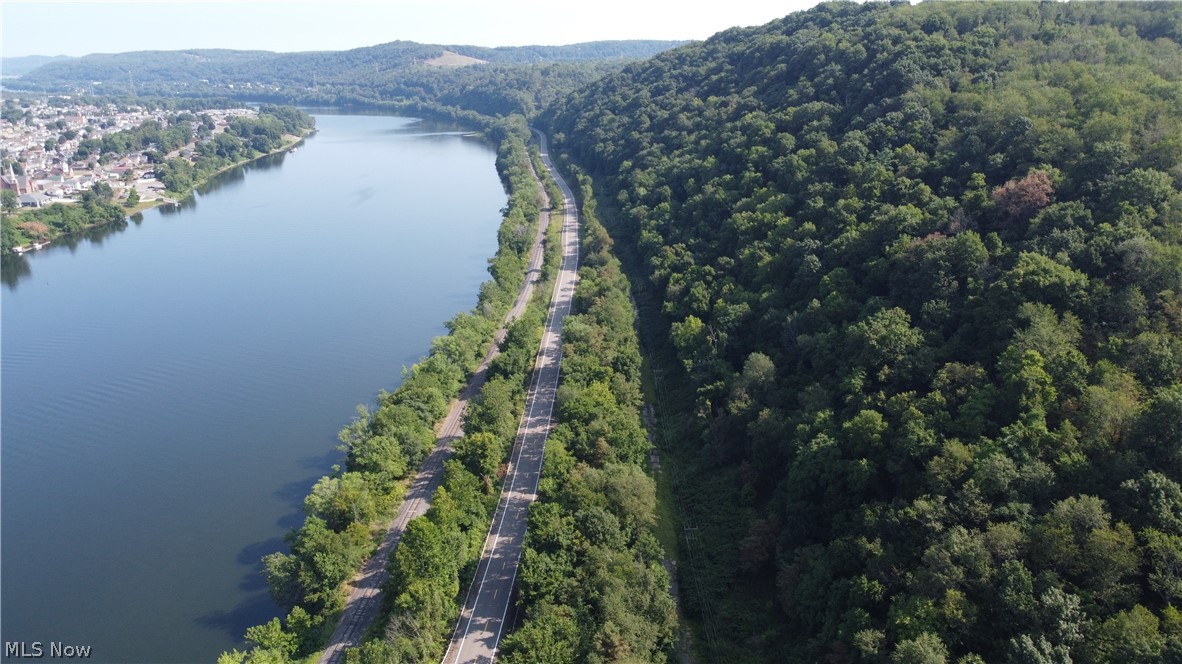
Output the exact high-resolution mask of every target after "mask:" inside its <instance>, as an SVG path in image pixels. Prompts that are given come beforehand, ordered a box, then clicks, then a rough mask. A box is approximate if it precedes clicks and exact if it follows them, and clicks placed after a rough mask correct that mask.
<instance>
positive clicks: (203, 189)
mask: <svg viewBox="0 0 1182 664" xmlns="http://www.w3.org/2000/svg"><path fill="white" fill-rule="evenodd" d="M303 144H304V141H300V142H299V143H297V144H296V147H300V146H302V145H303ZM286 158H287V152H286V151H285V152H277V153H275V154H271V155H266V156H263V157H259V158H258V159H255V160H254V161H251V162H248V163H245V164H242V165H241V166H235V167H234V168H231V169H229V170H227V171H224V172H222V173H218V174H217V175H215V176H213V177H212V178H210V179H209V181H207V182H206V183H205V184H203V185H201V186H199V187H197V188H196V190H195V191H196V193H197V194H200V195H202V196H205V195H206V194H211V193H213V192H215V191H218V190H219V189H232V188H234V187H237V186H240V185H241V184H243V183H244V182H246V173H247V171H253V170H259V171H268V170H271V169H273V168H279V167H280V166H282V165H283V160H284V159H286ZM197 199H198V197H197V196H195V195H194V196H189V197H187V198H185V199H183V200H181V201H180V202H179V203H177V204H176V205H173V204H169V203H165V204H164V205H160V206H157V207H156V208H150V209H155V210H157V211H158V212H159V213H160V215H161V216H164V217H168V216H172V215H176V214H179V213H181V212H189V211H192V210H195V209H196V208H197ZM128 220H130V221H132V222H133V223H135V225H136V226H139V225H140V224H141V223H143V221H144V214H143V213H142V212H136V213H135V214H133V215H131V216H130V217H128V218H127V219H124V220H122V221H118V222H114V223H111V224H107V225H105V226H99V227H96V228H88V229H85V230H82V231H79V232H77V233H73V234H70V235H66V236H62V237H59V238H57V239H55V240H54V241H53V244H52V245H50V246H49V248H48V249H45V250H44V251H54V250H55V249H56V248H58V247H65V248H66V249H68V250H69V251H70V252H71V253H73V252H74V251H76V250H77V249H78V247H79V245H81V244H82V243H84V242H89V243H91V244H98V245H101V244H102V243H103V241H104V240H105V239H106V238H107V237H109V236H111V235H114V234H116V233H119V232H122V231H124V230H126V229H127V226H128V223H127V222H128ZM29 258H30V257H29V256H27V255H19V256H18V255H15V254H12V255H5V256H4V257H3V260H2V261H0V273H2V275H0V280H2V281H3V283H4V285H5V286H7V287H8V288H9V289H10V290H11V289H15V288H16V286H17V284H18V283H19V282H20V281H21V280H22V279H27V278H28V277H29V276H31V275H32V273H33V269H32V265H31V264H30V261H29Z"/></svg>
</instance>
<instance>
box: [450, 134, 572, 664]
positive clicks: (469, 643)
mask: <svg viewBox="0 0 1182 664" xmlns="http://www.w3.org/2000/svg"><path fill="white" fill-rule="evenodd" d="M536 133H537V134H538V138H539V139H540V141H541V146H542V160H543V162H544V163H545V164H546V168H547V169H548V170H549V171H550V173H551V175H553V176H554V179H555V180H556V181H557V182H558V186H559V187H560V188H561V189H562V196H563V202H562V206H561V208H562V213H563V219H562V267H561V269H560V271H559V273H558V276H557V278H556V279H555V282H554V293H553V295H552V296H551V299H550V311H549V314H548V316H547V318H546V330H545V333H544V334H543V335H542V342H541V345H540V348H539V349H538V356H537V360H536V362H535V364H534V375H533V382H532V383H531V385H530V389H529V392H528V393H527V398H526V410H525V415H524V416H523V418H522V421H521V425H520V426H519V428H518V430H517V443H516V445H515V446H514V450H513V456H512V458H511V459H510V461H511V463H510V466H509V472H508V473H507V474H506V475H505V480H504V485H503V486H504V488H503V489H502V491H501V498H500V501H499V502H498V503H497V511H496V514H495V515H494V516H493V522H492V527H491V528H490V529H489V533H488V537H487V539H486V540H485V543H484V551H483V553H482V554H481V557H480V563H479V565H478V566H477V568H476V576H475V577H474V578H473V580H472V585H471V587H470V588H469V590H468V594H467V597H466V598H465V600H464V608H463V610H462V611H461V613H460V619H459V622H458V623H457V624H456V629H455V632H454V633H453V634H452V639H451V643H450V644H449V645H448V649H447V654H446V655H444V658H443V661H444V664H452V663H457V664H458V663H460V662H492V661H493V659H494V658H495V657H496V653H497V646H498V645H499V644H500V642H501V635H502V632H503V630H504V628H505V626H506V622H505V621H506V615H507V614H508V612H509V606H510V603H511V598H512V596H513V585H514V583H515V582H516V580H517V566H518V563H519V562H520V560H521V545H522V543H523V542H524V541H525V526H526V516H527V514H528V511H529V505H530V503H532V502H533V501H534V500H535V499H536V498H537V493H538V479H539V477H540V476H541V473H542V454H543V452H544V451H545V447H546V438H547V437H548V436H549V434H550V430H551V428H552V426H553V422H552V418H551V415H552V413H553V410H554V400H555V395H556V393H557V391H558V375H559V369H560V367H561V362H562V346H561V339H562V326H563V322H564V321H565V320H566V316H567V315H568V314H569V313H570V307H571V300H572V299H573V297H574V293H575V281H576V278H577V276H578V275H577V272H578V266H579V216H578V210H577V209H576V207H575V205H574V195H573V194H572V193H571V191H570V188H569V187H568V186H567V185H566V182H564V181H563V179H562V177H561V176H560V175H559V174H558V172H557V171H556V170H555V169H554V165H553V164H552V163H551V162H550V157H549V153H548V147H547V141H546V137H545V135H543V134H541V133H540V132H536Z"/></svg>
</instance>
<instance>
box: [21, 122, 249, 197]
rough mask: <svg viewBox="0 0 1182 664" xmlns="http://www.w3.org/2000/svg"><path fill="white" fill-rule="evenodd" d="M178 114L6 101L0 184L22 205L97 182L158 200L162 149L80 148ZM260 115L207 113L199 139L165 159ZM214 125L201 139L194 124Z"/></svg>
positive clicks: (188, 154)
mask: <svg viewBox="0 0 1182 664" xmlns="http://www.w3.org/2000/svg"><path fill="white" fill-rule="evenodd" d="M9 101H11V103H9ZM63 102H65V103H63ZM177 114H178V112H177V111H167V110H151V109H147V108H143V107H140V106H129V107H117V106H116V105H114V104H104V105H94V104H89V103H71V102H70V100H69V98H55V99H52V100H44V99H36V100H34V99H27V100H22V99H13V100H6V106H5V109H4V113H3V118H2V119H0V160H2V163H3V168H2V169H0V170H2V174H0V189H4V190H11V191H14V192H15V193H16V194H17V196H18V200H19V204H20V206H21V207H42V206H45V205H49V204H51V203H69V202H72V201H74V200H75V199H76V198H77V197H78V196H79V195H80V194H81V193H82V192H84V191H86V190H88V189H90V188H91V187H93V186H94V184H95V183H97V182H106V183H108V184H110V185H111V187H112V188H113V189H114V190H115V196H116V198H117V199H125V198H126V197H127V196H128V194H129V193H130V191H131V190H132V189H135V190H136V192H137V194H138V197H139V200H141V201H153V200H159V199H161V198H162V197H163V195H164V194H163V192H164V186H163V184H161V183H160V182H158V181H157V180H156V179H155V178H154V175H153V164H152V163H151V161H150V159H149V156H148V154H149V153H151V152H153V151H158V146H156V145H154V144H153V145H148V146H145V147H143V149H135V150H131V151H128V152H126V153H123V154H117V155H112V154H110V153H102V154H100V153H99V152H98V151H90V150H80V149H79V148H80V146H81V145H82V143H83V141H87V140H89V139H102V138H103V137H105V136H109V135H112V134H115V133H117V132H121V131H129V130H134V129H136V128H138V127H140V126H141V125H143V123H144V122H147V121H149V120H155V121H156V122H158V123H160V125H161V126H168V125H169V124H170V123H171V122H172V121H173V119H174V118H175V117H176V116H177ZM190 115H193V114H190ZM256 115H257V111H255V110H254V109H249V108H232V109H215V110H206V111H202V112H201V113H199V114H196V115H195V116H194V119H192V120H190V123H191V125H192V127H191V128H192V130H193V131H192V135H193V136H195V137H196V138H195V139H194V141H193V142H191V143H189V144H188V145H186V146H184V147H182V148H180V149H177V150H173V151H172V152H170V153H168V154H167V155H166V156H168V157H176V156H180V157H185V158H192V156H193V154H194V150H195V149H196V147H197V146H198V145H199V144H200V143H201V142H203V141H206V140H213V138H214V136H215V135H216V134H218V133H220V132H223V131H225V129H226V127H227V126H228V125H229V123H230V121H231V120H233V119H234V118H236V117H243V116H247V117H254V116H256ZM207 120H208V121H207ZM209 123H212V130H211V131H209V132H206V133H205V138H202V137H201V136H200V135H199V133H198V132H197V129H198V127H199V126H201V125H203V124H204V125H205V126H207V127H208V126H209Z"/></svg>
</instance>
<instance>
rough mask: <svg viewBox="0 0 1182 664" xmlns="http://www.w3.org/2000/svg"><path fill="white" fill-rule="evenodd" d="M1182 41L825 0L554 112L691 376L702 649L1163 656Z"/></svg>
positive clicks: (1040, 19)
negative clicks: (637, 261) (701, 549)
mask: <svg viewBox="0 0 1182 664" xmlns="http://www.w3.org/2000/svg"><path fill="white" fill-rule="evenodd" d="M1180 38H1182V5H1179V4H1176V3H1131V4H1129V3H1126V4H1107V3H1074V2H1073V3H1052V2H1044V3H1038V4H1034V3H924V4H921V5H917V6H910V5H908V4H906V3H894V4H884V3H865V4H853V3H834V4H826V5H822V6H819V7H817V8H815V9H813V10H810V11H807V12H803V13H798V14H793V15H791V16H788V17H786V18H784V19H782V20H779V21H776V22H773V23H771V24H768V25H766V26H763V27H759V28H754V29H734V30H729V31H727V32H724V33H721V34H719V35H717V36H715V37H714V38H712V39H710V40H708V41H706V42H704V43H697V44H691V45H688V46H684V47H681V48H678V49H674V50H672V51H668V52H665V53H662V54H660V55H658V56H656V57H654V58H653V59H651V60H649V61H646V62H643V63H639V64H635V65H631V66H629V67H627V68H625V69H624V70H623V72H622V73H619V74H616V75H613V76H610V77H608V78H606V79H604V80H602V81H600V82H597V83H595V84H593V85H591V86H589V87H588V88H586V89H584V90H582V91H581V92H580V93H579V94H578V95H576V96H574V97H572V98H571V99H570V100H569V101H568V102H567V103H565V104H564V105H562V106H561V107H560V108H558V109H557V110H556V111H555V112H554V114H553V116H552V118H551V124H552V130H553V132H555V142H556V143H557V144H558V146H559V147H561V148H564V149H565V150H567V151H569V152H570V154H571V155H572V156H573V159H574V162H575V163H576V164H579V165H581V166H583V167H585V168H587V169H588V170H589V171H590V172H591V174H592V175H593V176H595V178H596V184H597V186H598V188H599V192H600V194H601V195H602V200H603V201H605V202H607V201H611V202H614V203H616V204H618V207H619V210H618V213H617V215H616V216H617V217H618V219H617V220H616V222H615V226H614V230H613V233H614V234H616V235H617V236H618V238H619V240H620V241H621V242H622V243H623V244H630V245H633V246H634V247H635V248H636V250H637V251H638V253H639V255H640V257H641V258H642V260H643V265H644V270H645V271H647V275H646V276H647V278H648V280H649V282H650V283H651V285H652V287H653V288H655V290H656V292H658V293H659V294H660V297H661V299H662V301H663V307H664V313H665V314H666V315H667V321H668V323H669V328H668V332H669V334H668V338H669V339H670V340H671V343H672V344H673V345H674V346H675V347H676V351H677V356H678V358H679V360H680V364H681V365H682V366H684V369H685V372H686V377H685V379H684V380H685V381H688V382H689V383H690V384H691V385H692V387H693V388H694V390H696V392H694V391H690V395H691V396H690V398H689V399H688V401H691V402H692V403H686V404H684V406H685V408H686V410H687V411H689V412H691V413H693V425H692V428H693V430H694V431H695V432H696V433H697V435H696V436H691V437H689V438H688V441H689V442H682V443H679V444H680V445H682V446H685V447H683V448H682V449H679V450H678V454H677V456H679V457H680V458H681V459H682V460H683V461H684V460H689V461H688V462H687V463H689V464H690V467H689V469H688V471H687V472H688V473H689V476H690V477H691V478H694V479H696V480H699V481H697V482H687V483H685V484H686V485H688V486H691V487H692V489H691V490H689V491H688V495H687V500H690V501H697V504H698V505H699V507H701V506H702V505H703V504H706V505H708V506H709V507H710V510H705V509H699V510H698V512H697V513H698V514H699V516H700V517H701V520H702V522H703V523H702V524H701V525H703V527H702V529H701V533H699V534H698V537H699V538H700V540H699V541H703V540H704V541H705V542H706V543H707V545H708V550H707V551H706V554H707V561H708V562H707V564H706V565H704V566H702V567H700V568H699V569H698V572H697V579H696V582H697V583H700V584H701V585H702V587H703V588H705V595H704V596H705V598H706V599H708V602H707V604H708V605H709V606H710V607H711V608H710V609H709V611H703V603H702V602H701V601H700V599H699V598H698V597H696V596H693V594H692V593H690V594H689V595H688V596H687V597H686V600H687V602H688V604H689V609H690V611H691V614H692V615H694V616H696V617H697V618H698V619H699V620H700V621H702V622H703V623H708V624H709V625H710V626H712V628H710V629H705V630H703V635H702V638H700V639H699V645H700V646H701V647H702V648H703V649H705V650H708V651H709V652H711V654H712V657H711V659H712V661H726V662H742V661H750V662H763V661H797V662H818V661H828V662H855V661H879V662H887V661H890V662H908V663H910V662H946V661H947V662H954V661H955V662H964V663H966V664H967V663H972V662H1067V661H1077V662H1112V661H1124V662H1156V661H1182V612H1180V611H1179V608H1182V486H1180V482H1182V195H1180V193H1179V189H1180V185H1182V48H1180V47H1179V41H1180ZM695 394H696V397H695V396H694V395H695ZM695 399H696V400H695ZM683 572H686V568H685V566H684V565H683ZM687 573H688V572H687ZM691 581H694V579H691V578H683V584H690V583H691ZM692 587H694V586H693V585H683V588H692ZM711 634H713V638H710V635H711Z"/></svg>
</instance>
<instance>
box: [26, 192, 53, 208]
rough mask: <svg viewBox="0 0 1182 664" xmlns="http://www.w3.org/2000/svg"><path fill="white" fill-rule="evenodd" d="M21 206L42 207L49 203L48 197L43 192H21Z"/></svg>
mask: <svg viewBox="0 0 1182 664" xmlns="http://www.w3.org/2000/svg"><path fill="white" fill-rule="evenodd" d="M19 200H20V204H21V207H38V208H39V207H42V206H44V205H46V204H48V203H49V197H48V196H46V195H45V194H21V195H20V198H19Z"/></svg>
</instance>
